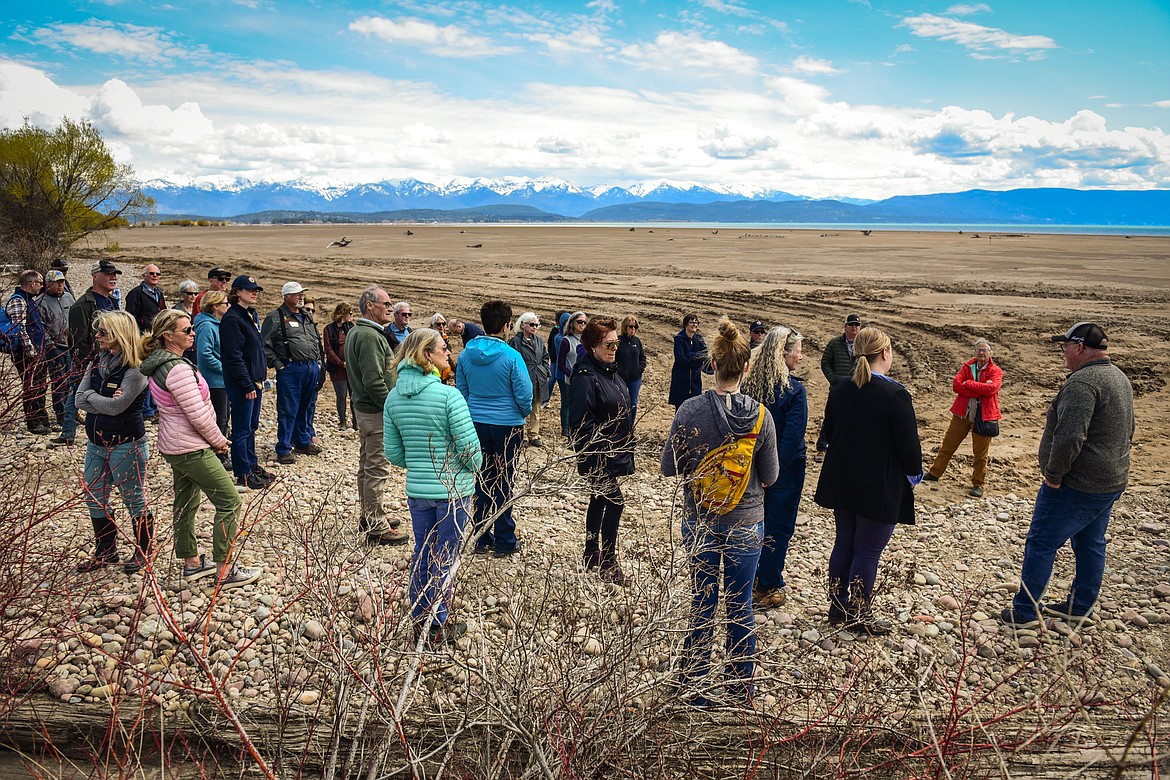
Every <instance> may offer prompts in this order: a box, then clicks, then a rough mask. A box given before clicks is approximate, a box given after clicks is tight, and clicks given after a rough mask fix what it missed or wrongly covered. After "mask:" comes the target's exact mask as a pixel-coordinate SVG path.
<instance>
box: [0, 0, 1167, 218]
mask: <svg viewBox="0 0 1170 780" xmlns="http://www.w3.org/2000/svg"><path fill="white" fill-rule="evenodd" d="M0 25H2V26H0V30H2V32H0V124H2V125H3V126H9V127H11V126H16V125H19V123H20V122H21V121H23V118H24V117H28V118H29V119H30V121H33V122H34V123H36V124H41V125H51V124H53V123H54V122H56V121H57V120H59V119H60V117H62V116H72V117H77V118H86V119H88V120H90V121H92V122H93V123H94V124H95V125H96V126H97V127H98V128H99V129H101V130H102V132H103V133H104V134H105V136H106V138H107V140H108V141H109V142H110V144H111V145H112V146H113V148H114V149H115V150H116V153H117V154H118V156H119V159H120V160H123V161H125V162H129V163H131V164H132V165H133V166H134V167H135V170H136V171H137V172H138V174H139V175H140V176H141V177H143V178H146V179H151V178H168V179H173V180H190V179H195V180H210V181H222V180H224V179H231V178H235V177H244V178H250V179H258V180H259V179H271V180H278V181H285V180H293V179H308V180H311V181H314V182H317V183H322V184H346V183H353V182H360V181H375V180H380V179H401V178H407V177H415V178H419V179H422V180H425V181H433V182H443V181H448V180H450V179H452V178H457V177H503V176H518V177H550V178H557V179H563V180H565V181H568V182H570V183H572V184H575V185H577V186H581V187H592V186H598V185H609V184H617V185H628V184H632V183H635V182H640V181H647V180H659V179H668V180H672V181H676V182H686V181H695V182H701V183H704V184H707V185H719V186H724V187H728V188H731V189H735V190H742V191H745V192H747V191H753V190H765V189H779V190H786V191H789V192H793V193H797V194H803V195H811V196H816V197H831V196H849V197H862V198H880V197H887V196H889V195H897V194H918V193H927V192H946V191H955V190H963V189H970V188H974V187H983V188H988V189H1011V188H1015V187H1038V186H1059V187H1080V188H1115V189H1146V188H1151V187H1158V188H1164V187H1167V186H1170V135H1168V133H1167V132H1166V130H1165V129H1164V128H1168V127H1170V3H1166V2H1164V1H1163V2H1153V1H1143V0H1111V2H1109V3H1108V4H1105V3H1101V2H1096V1H1085V0H1063V1H1061V2H1053V1H1050V0H1028V1H1027V2H1025V1H1024V0H1014V1H1013V2H1010V3H1008V2H986V3H983V2H964V3H945V2H942V3H932V2H920V1H919V0H906V1H905V2H900V3H889V2H882V1H881V0H871V1H870V2H852V1H850V0H833V1H828V0H826V1H824V2H817V1H816V0H808V1H806V2H767V3H765V2H755V1H753V0H692V1H690V2H688V1H687V0H680V1H679V2H652V1H650V0H646V1H644V2H636V1H626V0H592V2H575V3H574V2H545V3H540V4H535V3H523V4H515V5H507V4H499V3H488V2H479V1H478V0H455V1H454V2H437V3H422V2H413V1H408V2H380V3H357V2H354V3H345V2H333V1H332V0H319V1H318V2H271V1H269V0H234V1H233V0H199V2H193V1H191V0H174V1H172V2H169V3H168V2H162V3H155V2H149V3H146V2H137V0H75V1H74V2H56V1H51V2H44V3H35V4H34V3H21V4H19V5H17V6H16V7H14V8H10V9H9V11H8V13H7V19H6V20H5V21H4V22H3V23H0Z"/></svg>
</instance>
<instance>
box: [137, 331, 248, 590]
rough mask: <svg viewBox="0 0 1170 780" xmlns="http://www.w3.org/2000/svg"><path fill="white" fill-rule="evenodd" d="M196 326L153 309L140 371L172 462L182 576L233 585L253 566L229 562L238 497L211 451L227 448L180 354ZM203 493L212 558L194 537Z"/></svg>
mask: <svg viewBox="0 0 1170 780" xmlns="http://www.w3.org/2000/svg"><path fill="white" fill-rule="evenodd" d="M194 334H195V329H194V328H192V327H191V318H190V317H189V316H188V315H187V313H186V312H183V311H179V310H177V309H169V310H164V311H162V312H159V314H158V316H156V317H155V318H154V322H153V323H152V325H151V334H150V336H149V338H147V340H146V350H147V352H148V353H149V354H148V357H147V358H146V360H144V361H143V362H142V366H141V367H140V368H139V370H140V371H141V372H142V373H143V374H145V375H146V376H147V377H149V380H150V392H151V395H152V396H153V398H154V400H155V403H156V404H157V405H158V411H159V425H158V449H159V452H161V453H162V456H163V458H164V459H165V460H166V462H167V463H169V464H170V465H171V471H172V472H173V475H174V482H175V504H174V517H173V522H174V528H175V557H176V558H181V559H183V577H184V579H186V580H189V581H190V580H195V579H199V578H201V577H205V576H208V575H210V574H212V573H214V574H215V575H216V578H217V583H218V587H220V588H239V587H242V586H244V585H247V584H249V583H252V582H255V581H256V580H257V579H258V578H259V577H260V569H258V568H256V569H245V568H243V567H241V566H239V565H237V564H236V563H235V562H234V559H235V558H236V557H238V556H236V555H233V550H232V547H233V545H235V544H236V543H237V538H236V530H237V519H238V516H239V512H240V507H241V505H242V503H243V502H242V501H241V499H240V494H239V493H238V492H237V491H236V486H235V485H234V484H233V483H232V479H231V477H230V476H229V475H228V473H227V471H225V470H224V467H223V464H222V463H221V462H220V460H219V458H218V457H217V455H219V454H223V453H225V452H227V450H228V446H229V443H228V440H227V439H226V438H225V437H224V435H223V433H221V432H220V430H219V426H217V425H216V423H215V409H214V407H212V405H211V391H210V389H209V388H208V386H207V382H206V381H205V380H204V379H203V377H202V376H201V375H200V374H199V371H198V370H197V369H196V368H195V366H194V365H192V364H191V363H190V362H189V361H188V360H186V359H185V358H184V357H183V353H184V352H186V351H187V350H188V349H190V348H191V345H192V344H193V343H194V341H195V335H194ZM200 492H202V493H203V494H204V495H206V496H207V498H208V500H210V501H211V503H212V504H213V505H214V506H215V521H214V522H215V525H214V526H213V527H212V533H211V540H212V541H211V546H212V559H213V561H214V562H209V561H208V560H207V558H206V556H204V555H201V554H200V553H199V546H198V542H196V540H195V513H196V512H197V511H198V509H199V501H200V497H199V494H200Z"/></svg>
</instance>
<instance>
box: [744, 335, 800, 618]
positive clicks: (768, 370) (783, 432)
mask: <svg viewBox="0 0 1170 780" xmlns="http://www.w3.org/2000/svg"><path fill="white" fill-rule="evenodd" d="M803 340H804V337H803V336H801V335H800V333H798V332H797V331H795V330H793V329H792V328H788V327H785V326H783V325H779V326H777V327H775V328H772V329H771V330H769V331H768V332H767V334H766V335H765V336H764V340H763V341H762V342H760V345H759V347H757V348H756V350H755V358H754V359H753V360H752V370H751V373H750V374H748V375H747V378H746V379H744V380H743V391H744V393H746V394H747V395H750V396H751V397H752V398H755V399H756V400H757V401H760V402H761V403H762V404H764V406H765V407H766V408H767V409H768V412H769V413H770V414H771V415H772V422H773V423H775V424H776V452H777V457H778V458H779V460H780V477H779V479H777V480H776V481H775V482H774V483H772V484H771V485H769V486H768V488H767V489H766V490H765V491H764V545H763V549H762V550H761V551H760V565H759V568H758V569H757V570H756V586H755V592H754V593H753V600H754V601H755V603H756V606H758V607H764V608H768V607H779V606H782V605H783V604H784V602H785V601H786V600H787V593H786V592H785V587H786V585H785V582H784V562H785V560H786V559H787V557H788V543H789V542H790V541H792V534H793V533H794V532H795V531H796V512H797V509H798V508H799V507H800V494H801V491H803V490H804V475H805V471H806V465H807V458H808V456H807V453H806V450H805V442H804V433H805V429H806V428H807V427H808V394H807V393H806V392H805V389H804V383H803V382H801V381H800V380H799V379H797V378H796V377H795V376H793V375H792V371H794V370H795V369H796V367H797V366H798V365H799V364H800V361H801V360H802V359H803V358H804V348H803Z"/></svg>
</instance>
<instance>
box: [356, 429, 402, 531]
mask: <svg viewBox="0 0 1170 780" xmlns="http://www.w3.org/2000/svg"><path fill="white" fill-rule="evenodd" d="M353 416H354V419H355V421H356V422H357V428H358V441H359V442H360V445H361V449H360V453H359V455H358V473H357V487H358V497H359V499H360V500H361V505H362V506H361V512H362V514H361V521H360V524H359V527H360V528H361V529H362V530H363V531H365V532H366V533H370V534H385V533H389V532H390V531H391V530H392V529H394V528H397V527H398V523H399V521H398V520H390V519H389V518H387V517H386V506H385V504H384V503H383V500H382V494H383V493H384V492H385V491H386V483H387V482H388V481H389V480H390V461H388V460H386V453H385V452H384V451H383V449H382V415H381V414H378V413H376V412H363V411H361V410H360V409H355V410H354V412H353Z"/></svg>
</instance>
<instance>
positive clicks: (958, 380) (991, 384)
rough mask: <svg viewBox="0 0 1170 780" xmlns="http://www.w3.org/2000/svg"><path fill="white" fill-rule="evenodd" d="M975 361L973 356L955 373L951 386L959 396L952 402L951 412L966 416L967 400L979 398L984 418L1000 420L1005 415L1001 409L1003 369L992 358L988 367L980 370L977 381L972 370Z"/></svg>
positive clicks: (980, 409)
mask: <svg viewBox="0 0 1170 780" xmlns="http://www.w3.org/2000/svg"><path fill="white" fill-rule="evenodd" d="M975 361H976V359H975V358H971V359H970V360H968V361H967V362H966V363H964V364H963V367H962V368H960V369H959V373H957V374H955V381H954V382H952V383H951V388H952V389H953V390H954V391H955V393H956V395H957V396H958V397H957V398H955V402H954V403H953V404H951V414H954V415H956V416H958V417H966V416H967V400H968V399H970V398H978V399H979V407H980V408H979V411H980V412H981V413H982V414H983V419H984V420H987V421H988V422H990V421H992V420H998V419H999V418H1000V417H1002V416H1003V415H1002V414H1000V411H999V388H1000V387H1002V386H1003V370H1002V369H1000V367H999V366H997V365H996V364H995V361H994V360H991V361H989V362H988V363H987V367H986V368H984V369H983V370H982V371H980V372H979V381H978V382H976V381H975V374H974V373H973V372H972V371H971V366H973V365H975Z"/></svg>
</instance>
